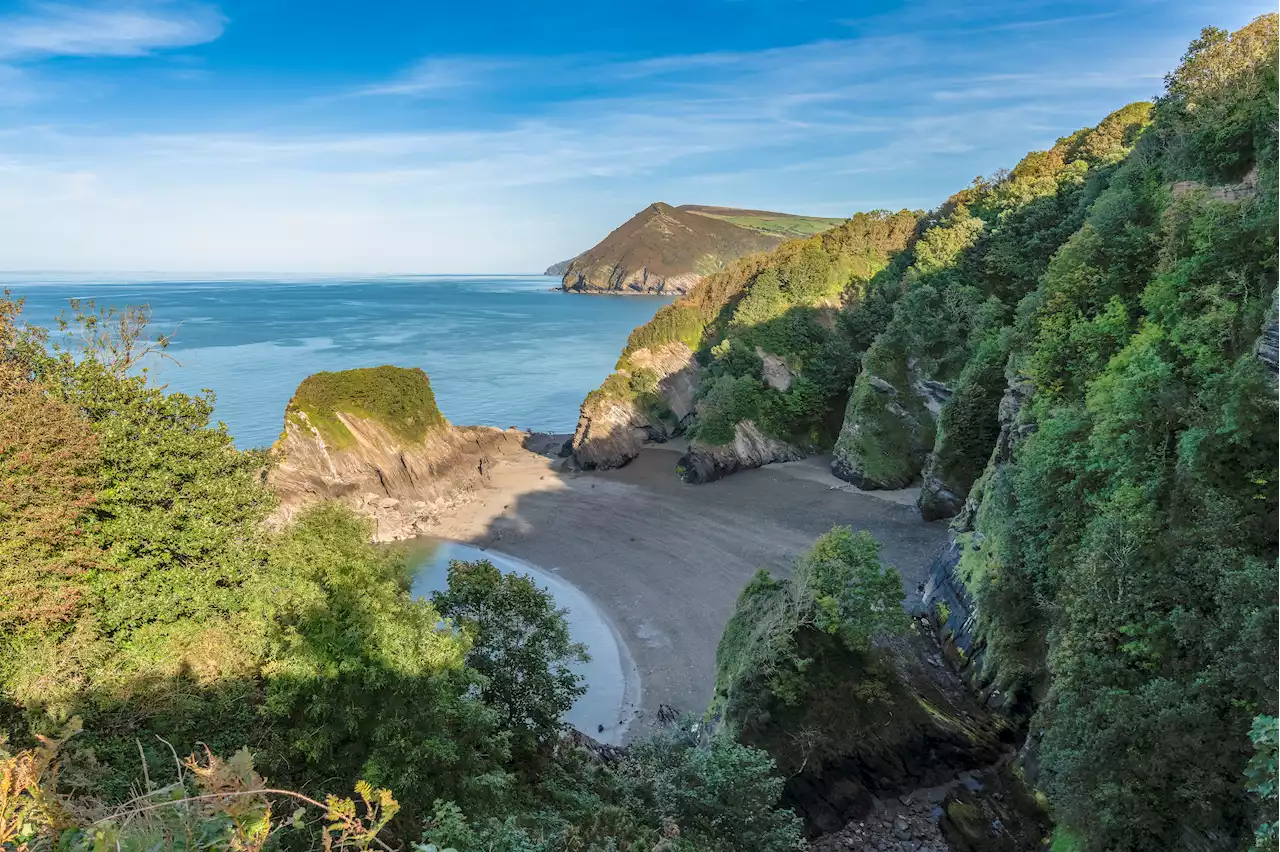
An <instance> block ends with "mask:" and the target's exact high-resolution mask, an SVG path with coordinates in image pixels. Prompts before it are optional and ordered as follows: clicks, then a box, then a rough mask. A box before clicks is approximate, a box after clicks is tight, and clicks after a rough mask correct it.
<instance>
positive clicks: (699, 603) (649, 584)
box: [432, 440, 946, 734]
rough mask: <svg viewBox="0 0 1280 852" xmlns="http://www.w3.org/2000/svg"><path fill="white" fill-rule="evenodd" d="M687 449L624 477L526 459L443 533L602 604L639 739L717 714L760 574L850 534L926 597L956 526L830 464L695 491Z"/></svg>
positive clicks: (510, 460)
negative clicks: (678, 468) (673, 717)
mask: <svg viewBox="0 0 1280 852" xmlns="http://www.w3.org/2000/svg"><path fill="white" fill-rule="evenodd" d="M553 445H554V442H552V441H550V440H547V441H545V442H543V445H542V448H543V449H544V450H547V451H548V452H550V451H551V448H552V446H553ZM678 449H679V448H678V447H675V446H672V445H666V446H658V447H653V448H649V449H646V450H645V451H644V452H642V453H641V454H640V456H639V458H637V459H636V460H635V461H633V462H632V463H631V464H630V465H628V466H626V467H624V468H622V469H620V470H614V471H603V472H594V471H593V472H586V473H575V472H569V471H564V470H562V469H561V468H562V467H563V462H562V460H561V459H556V458H551V457H548V456H547V455H543V454H539V453H537V452H531V451H518V452H515V453H513V454H510V455H507V456H504V457H502V458H500V459H498V460H497V461H496V463H495V464H494V465H493V467H492V469H491V471H490V474H491V484H490V486H489V487H488V488H486V489H484V490H483V491H480V492H478V493H477V494H476V495H475V496H474V499H472V500H471V501H470V502H468V503H465V504H463V505H461V506H458V507H456V508H455V509H453V510H452V511H450V512H449V513H446V514H445V515H443V516H441V518H440V522H439V524H438V526H437V527H436V528H435V529H434V530H433V531H432V532H433V534H434V535H436V536H439V537H440V538H445V539H452V540H454V541H461V542H467V543H470V544H473V545H476V546H478V547H482V548H492V549H494V550H496V551H499V552H501V553H506V554H510V555H512V556H515V557H517V558H519V559H523V560H525V561H527V562H530V563H532V564H534V565H536V566H538V567H540V568H542V569H544V570H546V571H551V572H554V573H556V574H559V575H560V576H562V577H563V578H564V579H565V580H567V581H568V582H570V583H572V584H573V585H574V586H576V587H577V588H578V589H580V590H581V591H583V592H585V593H586V594H587V595H588V596H590V597H591V599H592V600H593V601H594V602H595V603H596V605H597V606H598V607H599V608H600V609H601V611H602V612H603V613H604V615H605V616H606V617H607V618H608V619H609V620H610V621H611V623H612V625H613V627H614V628H615V629H616V631H617V633H618V635H619V636H620V637H621V638H622V640H623V642H624V643H625V645H626V649H627V650H628V651H629V652H630V654H631V657H632V659H633V660H634V663H635V666H636V670H637V671H638V672H639V677H640V681H641V683H640V693H641V699H640V704H639V708H638V710H636V711H635V712H636V714H637V718H636V719H635V720H634V722H633V723H632V724H631V726H630V730H631V732H632V733H633V734H635V733H637V732H643V731H644V730H645V729H646V728H648V727H649V726H651V725H652V724H653V723H654V722H655V720H656V717H657V713H658V709H659V707H661V706H663V705H666V706H669V707H671V708H673V709H675V710H676V711H678V712H689V713H694V714H701V713H702V712H703V711H704V710H705V709H706V706H707V703H708V702H709V700H710V698H711V694H712V690H713V687H714V684H715V651H716V644H717V643H718V642H719V640H720V634H721V632H722V631H723V630H724V626H725V623H726V622H727V621H728V619H729V616H730V615H731V614H732V612H733V605H734V602H735V601H736V599H737V596H738V593H739V591H741V589H742V587H743V586H744V585H745V584H746V583H747V581H748V580H749V579H750V578H751V575H752V574H754V573H755V571H756V570H757V569H758V568H768V569H770V570H771V571H773V572H775V573H778V574H784V575H785V574H786V573H787V572H788V571H789V566H790V563H791V560H792V559H793V558H794V557H795V556H796V555H797V554H798V553H800V552H801V551H802V550H804V549H805V548H807V547H809V546H810V545H812V544H813V541H814V539H816V538H817V537H818V536H819V535H821V534H822V533H824V532H826V531H827V530H829V529H830V528H831V527H832V526H835V525H837V524H846V525H849V526H851V527H853V528H854V529H855V530H864V529H865V530H868V531H869V532H871V534H872V535H874V536H875V537H876V538H877V539H879V541H880V542H881V544H882V545H883V551H882V557H883V559H884V561H885V562H887V563H889V564H891V565H894V566H896V567H897V568H898V570H899V571H900V572H901V573H902V579H903V587H904V592H905V593H907V594H909V595H912V596H914V594H915V592H916V588H917V586H918V585H919V584H920V583H923V582H924V577H925V574H926V572H927V567H928V563H929V560H930V558H931V557H932V556H933V553H934V552H935V551H936V550H937V549H938V548H939V547H940V546H941V545H942V544H943V542H944V541H945V538H946V523H945V522H934V523H928V524H926V523H924V522H922V521H921V520H920V516H919V514H918V513H917V511H916V509H915V505H914V503H915V493H914V492H912V491H910V490H907V491H903V492H890V493H887V494H880V495H875V494H872V493H867V492H860V491H858V490H857V489H855V488H853V487H852V486H850V485H849V484H848V483H845V482H842V481H841V480H838V479H836V478H835V477H833V476H831V474H830V472H829V471H828V467H827V466H828V459H825V458H822V457H815V458H811V459H806V460H804V461H799V462H790V463H787V464H776V465H768V466H766V467H763V468H760V469H758V470H751V471H746V472H743V473H738V474H734V475H733V476H730V477H728V478H726V479H723V480H720V481H719V482H712V483H709V484H706V485H686V484H684V483H682V482H680V480H679V479H678V478H677V477H676V474H675V470H674V467H675V462H676V459H677V458H678V457H679V456H678V453H677V450H678ZM624 721H625V720H618V719H601V720H600V722H599V724H603V725H605V726H606V727H613V726H614V725H615V724H617V723H621V722H624Z"/></svg>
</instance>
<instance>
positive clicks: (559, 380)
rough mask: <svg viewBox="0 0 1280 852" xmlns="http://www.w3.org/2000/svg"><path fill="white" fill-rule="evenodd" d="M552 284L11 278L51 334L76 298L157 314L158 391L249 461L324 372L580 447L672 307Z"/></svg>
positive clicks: (479, 421) (518, 278) (461, 420)
mask: <svg viewBox="0 0 1280 852" xmlns="http://www.w3.org/2000/svg"><path fill="white" fill-rule="evenodd" d="M556 283H557V281H556V279H555V278H552V277H549V276H545V275H398V276H377V277H337V276H330V277H287V276H277V277H235V276H220V277H217V276H203V277H202V276H186V277H183V276H174V275H168V276H162V275H155V274H134V275H80V274H53V273H24V274H19V273H5V274H2V275H0V287H3V288H7V289H8V290H9V291H11V293H12V294H13V295H14V296H18V297H22V298H23V299H24V300H25V305H24V310H23V317H24V320H25V321H26V322H28V323H34V324H38V325H44V326H49V327H52V324H53V321H54V319H55V318H56V317H57V315H58V314H59V313H60V312H61V311H63V310H65V309H67V307H68V300H69V299H73V298H79V299H93V300H95V301H96V303H97V305H98V306H100V307H102V306H108V305H114V306H124V305H147V306H149V307H150V309H151V324H152V327H153V328H154V330H155V331H156V332H159V333H165V334H169V333H172V334H173V342H172V344H171V345H170V347H169V349H168V353H167V354H169V355H170V356H172V357H173V359H175V360H176V362H177V363H173V362H170V361H168V360H160V361H156V362H153V363H152V364H151V365H150V367H149V369H150V376H151V378H152V379H154V380H155V381H156V382H159V383H162V384H165V385H167V386H168V388H169V389H171V390H175V391H183V392H188V393H192V392H199V391H201V390H202V389H205V388H208V389H211V390H212V391H213V392H214V394H215V395H216V402H215V408H214V415H215V417H216V418H218V419H220V420H222V421H223V422H225V423H226V424H227V427H228V429H229V430H230V432H231V434H232V436H233V437H234V439H235V442H236V446H238V447H240V448H241V449H247V448H250V447H265V446H269V445H270V444H271V443H272V442H273V441H274V440H275V439H276V438H277V437H278V436H279V435H280V432H281V429H282V427H283V422H284V409H285V405H286V403H288V401H289V398H290V397H291V396H292V395H293V392H294V389H296V388H297V386H298V383H299V382H301V381H302V380H303V379H304V378H306V377H307V376H309V375H310V374H312V373H315V372H319V371H321V370H346V369H351V368H353V367H372V366H378V365H381V364H393V365H396V366H399V367H421V368H422V369H423V370H425V371H426V372H427V374H428V375H429V376H430V377H431V386H432V388H433V389H434V391H435V396H436V402H437V404H438V405H439V407H440V410H441V411H442V412H443V413H444V415H445V417H447V418H448V419H449V420H450V422H452V423H455V424H458V425H487V426H498V427H508V426H517V427H520V428H522V429H529V430H533V431H540V432H553V433H555V432H572V431H573V429H574V426H575V425H576V423H577V417H578V406H579V405H580V404H581V403H582V399H583V397H585V396H586V394H587V393H588V392H589V391H590V390H591V389H592V388H594V387H596V386H597V385H599V384H600V382H601V381H603V380H604V378H605V377H606V376H607V375H608V374H609V372H610V371H611V370H612V369H613V366H614V363H615V362H616V361H617V359H618V355H619V353H620V352H621V351H622V347H623V345H624V344H625V342H626V339H627V335H628V334H630V332H631V330H632V329H634V328H635V327H636V326H639V325H642V324H644V323H645V322H647V321H648V320H649V318H650V317H652V316H653V314H654V312H655V311H657V309H658V308H659V307H661V306H662V305H664V304H666V303H667V302H669V301H671V299H670V298H669V297H659V296H587V295H580V294H571V293H563V292H560V291H558V290H554V289H553V285H555V284H556Z"/></svg>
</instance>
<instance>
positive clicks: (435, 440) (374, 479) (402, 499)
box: [268, 411, 524, 541]
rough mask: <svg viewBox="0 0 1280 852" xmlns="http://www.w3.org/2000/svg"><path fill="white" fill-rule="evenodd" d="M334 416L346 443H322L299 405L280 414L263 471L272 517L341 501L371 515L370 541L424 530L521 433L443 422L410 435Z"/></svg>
mask: <svg viewBox="0 0 1280 852" xmlns="http://www.w3.org/2000/svg"><path fill="white" fill-rule="evenodd" d="M336 416H337V417H338V418H339V419H340V420H341V422H342V424H343V425H344V426H345V427H346V428H347V429H348V430H349V431H350V432H351V435H352V436H353V437H354V439H355V440H354V443H353V444H352V445H351V446H344V447H336V446H330V445H328V444H326V442H325V440H324V438H323V437H322V436H321V434H320V431H319V430H318V429H316V428H315V427H314V426H313V425H312V424H311V423H310V421H309V420H308V419H307V416H306V414H304V413H303V412H300V411H295V412H291V413H290V416H289V417H287V418H286V421H285V431H284V435H282V436H281V438H280V440H279V441H277V442H276V444H275V446H274V447H273V448H272V453H273V454H274V455H275V456H276V458H277V459H278V464H277V465H276V466H275V467H274V468H273V469H272V470H271V472H270V474H269V476H268V482H269V484H270V486H271V487H272V489H273V490H274V491H275V492H276V494H277V496H278V497H279V498H280V506H279V508H278V509H277V510H276V512H275V513H274V514H273V516H272V522H273V523H275V524H277V525H281V524H285V523H288V521H289V520H290V519H291V518H292V517H293V516H294V515H295V514H296V513H297V512H299V511H301V510H302V509H305V508H306V507H307V506H310V505H312V504H315V503H318V502H320V501H322V500H341V501H342V502H344V503H346V504H348V505H349V506H351V507H352V508H353V509H355V511H356V512H357V513H359V514H361V515H364V516H366V517H368V518H371V519H372V520H373V522H374V536H373V537H374V540H375V541H395V540H398V539H405V538H411V537H413V536H415V535H420V534H423V533H427V532H429V531H430V529H431V524H432V519H433V517H434V515H435V514H436V513H438V512H439V511H441V510H443V509H444V508H446V507H449V506H452V505H455V504H456V503H459V502H462V501H465V500H466V499H467V495H468V493H469V492H470V491H472V490H474V489H476V488H479V487H481V486H483V485H484V484H485V483H486V482H487V481H488V477H489V467H490V465H491V464H492V463H493V459H494V457H496V456H500V455H503V454H506V453H514V452H518V451H520V446H521V442H522V440H523V439H524V433H522V432H518V431H516V430H514V429H512V430H507V431H503V430H501V429H492V428H489V427H487V426H463V427H455V426H447V425H446V426H445V427H444V428H442V429H437V430H434V431H432V432H430V433H429V434H428V435H427V436H426V437H425V438H424V439H423V440H422V441H420V442H409V441H405V440H403V439H401V438H398V437H397V436H395V435H393V434H392V433H391V432H390V431H389V430H387V429H386V428H385V427H384V426H382V425H381V424H380V423H378V422H376V421H374V420H372V419H367V418H363V417H357V416H355V415H352V414H347V413H344V412H338V413H337V414H336Z"/></svg>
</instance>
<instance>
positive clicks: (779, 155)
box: [0, 5, 1177, 272]
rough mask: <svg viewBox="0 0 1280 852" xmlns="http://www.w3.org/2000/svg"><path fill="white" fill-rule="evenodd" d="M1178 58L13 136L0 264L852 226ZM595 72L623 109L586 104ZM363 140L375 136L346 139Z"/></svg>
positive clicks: (414, 255)
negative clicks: (717, 227) (728, 213)
mask: <svg viewBox="0 0 1280 852" xmlns="http://www.w3.org/2000/svg"><path fill="white" fill-rule="evenodd" d="M44 8H46V9H47V7H44ZM95 8H98V7H95ZM113 8H117V9H118V8H121V7H113ZM129 8H138V7H136V6H135V7H129ZM146 8H148V9H151V10H153V11H155V10H167V11H169V12H173V11H174V10H177V9H179V8H184V9H191V8H195V7H178V6H175V5H163V6H159V5H156V6H149V7H146ZM201 8H203V7H201ZM0 23H2V22H0ZM217 26H218V27H219V28H220V27H221V23H220V19H219V22H218V24H217ZM134 32H135V36H136V35H137V32H138V31H134ZM7 37H8V36H7V34H3V33H0V50H3V49H4V48H3V47H2V45H4V44H5V43H6V42H5V39H6V38H7ZM193 37H194V36H193ZM157 38H158V37H156V38H152V40H151V41H150V42H146V40H145V39H140V38H135V39H134V40H133V42H132V43H133V44H134V47H133V48H131V49H133V50H144V49H159V48H158V47H155V46H153V47H150V48H143V47H141V46H140V45H142V44H144V43H149V44H153V45H155V44H157V43H158V42H157ZM47 43H50V44H52V43H53V42H52V41H49V42H47ZM60 43H61V44H63V45H64V47H62V48H60V49H63V50H69V49H70V48H68V47H66V45H70V44H75V43H78V42H77V41H76V40H75V39H63V40H62V41H61V42H60ZM113 43H116V44H119V45H123V43H124V41H123V40H122V39H116V40H115V41H114V42H113ZM1164 48H1165V45H1159V46H1157V45H1154V44H1153V43H1151V42H1147V43H1144V44H1142V45H1133V44H1129V43H1125V44H1118V45H1113V50H1112V52H1111V53H1110V54H1109V55H1102V54H1099V55H1097V56H1095V57H1094V58H1093V59H1092V60H1091V62H1092V64H1093V65H1094V66H1095V67H1097V68H1099V69H1102V70H1100V71H1099V72H1097V73H1090V74H1081V73H1080V72H1079V71H1078V70H1077V69H1076V68H1075V67H1074V65H1075V64H1076V60H1075V59H1074V58H1073V57H1072V55H1071V54H1070V53H1066V54H1063V55H1060V56H1059V57H1058V58H1057V59H1056V61H1049V60H1046V59H1045V57H1044V56H1042V55H1040V54H1038V53H1036V51H1035V48H1034V47H1031V46H1028V47H1025V48H1023V49H1022V55H1017V50H1018V48H1017V47H1016V46H1010V47H1009V49H1007V50H1004V51H1002V52H1000V53H998V54H992V53H990V52H983V51H981V50H980V49H979V48H978V47H973V48H972V50H970V51H969V52H967V53H966V52H965V51H964V50H961V49H956V48H954V46H951V47H949V48H948V50H947V52H946V54H945V57H944V56H942V55H941V54H940V52H939V49H938V46H937V45H936V44H933V43H932V42H931V41H930V36H928V34H921V33H911V34H909V35H895V36H891V37H886V38H862V39H856V40H830V41H820V42H813V43H808V44H802V45H795V46H791V47H779V48H770V49H767V50H759V51H722V52H711V53H703V54H697V55H685V56H668V57H660V58H657V59H645V60H638V61H634V60H625V59H623V60H619V59H617V58H610V57H606V56H600V55H584V54H574V55H572V56H566V57H550V58H538V59H527V58H519V57H508V58H497V59H493V58H468V57H432V58H428V59H425V60H423V61H422V62H420V63H419V64H417V65H415V66H413V67H411V68H410V69H408V70H407V71H405V72H404V73H401V74H398V75H394V76H392V77H389V78H388V79H385V80H381V81H373V82H366V83H365V84H364V85H363V86H360V85H358V84H352V85H348V86H346V87H344V88H342V89H340V90H339V91H338V92H337V93H336V94H335V95H334V96H333V97H331V98H330V99H329V101H330V103H326V104H324V105H323V110H322V109H319V108H318V106H319V105H318V104H316V103H315V101H314V100H312V101H306V102H304V103H302V104H298V103H281V104H270V103H268V104H266V105H262V104H257V105H255V106H256V107H257V114H260V115H268V116H269V115H271V110H272V109H273V108H276V107H279V108H280V111H281V113H282V114H285V115H288V116H289V117H290V118H291V119H297V118H298V117H299V116H303V117H304V118H308V119H315V122H314V123H310V124H308V123H306V122H304V121H295V122H292V126H293V127H294V128H298V127H304V126H305V127H306V128H307V129H305V130H300V129H290V130H281V129H278V128H277V127H274V126H271V125H266V126H264V127H263V129H261V130H258V131H253V132H234V133H228V132H209V131H204V130H200V129H194V130H186V131H183V132H171V133H163V134H159V133H155V132H141V131H135V130H131V129H130V128H129V127H128V126H123V127H112V126H111V125H100V126H96V127H92V128H87V127H84V126H79V127H75V126H73V127H70V128H68V127H66V126H62V127H59V126H57V125H49V126H41V127H36V126H28V127H23V126H22V125H21V124H16V123H13V122H10V123H9V125H8V126H7V127H6V128H3V129H0V231H3V232H4V233H5V234H6V239H5V240H4V241H3V245H0V268H5V267H8V268H15V267H19V268H33V267H56V268H69V267H71V268H99V269H112V268H114V269H123V268H140V267H147V268H170V269H176V268H182V269H189V270H190V269H223V270H226V269H234V268H239V269H249V268H255V269H275V270H292V271H325V270H329V271H339V270H364V271H438V272H443V271H465V270H471V271H475V270H477V269H484V270H489V271H521V270H526V271H527V270H531V269H538V268H542V267H545V266H546V264H547V263H550V262H552V261H554V260H558V259H561V258H563V257H568V256H570V255H572V254H574V253H576V252H577V251H580V250H581V249H582V248H584V247H585V246H586V245H589V244H590V243H591V242H593V241H594V240H596V239H599V237H600V236H603V234H604V232H606V231H607V230H608V228H609V227H612V226H613V225H615V224H617V222H619V221H622V220H623V219H624V218H625V217H626V216H627V215H630V214H631V213H632V212H634V210H635V209H639V208H640V207H641V206H643V205H644V204H646V203H649V202H651V201H654V200H659V199H661V200H666V201H670V202H672V203H681V202H702V203H712V204H727V205H740V206H745V207H757V208H765V209H792V210H796V211H797V212H812V213H834V214H836V215H847V214H849V213H852V212H854V211H855V210H857V209H865V208H867V207H881V206H884V207H898V206H907V205H909V206H928V205H930V204H933V203H937V202H939V201H941V200H942V198H944V197H945V196H946V195H947V194H948V193H949V192H951V191H954V190H955V189H958V188H959V187H961V186H963V185H964V184H966V183H967V182H968V181H969V180H970V179H971V178H972V176H973V175H974V174H976V173H979V172H989V171H991V170H994V169H995V168H997V167H999V166H1011V165H1013V164H1014V162H1016V159H1017V158H1018V157H1019V156H1020V155H1021V154H1022V153H1023V152H1025V151H1026V150H1028V149H1030V148H1034V147H1038V146H1047V145H1049V144H1052V142H1053V140H1054V139H1055V138H1056V137H1058V136H1061V135H1064V134H1066V133H1069V132H1071V131H1073V130H1075V129H1076V128H1077V127H1079V126H1081V125H1083V124H1086V123H1093V122H1096V121H1097V120H1098V119H1100V118H1101V117H1102V116H1103V115H1104V114H1105V113H1106V112H1107V111H1109V110H1110V109H1113V108H1115V107H1118V106H1120V105H1121V104H1122V103H1123V101H1124V100H1126V99H1128V98H1129V97H1131V96H1132V95H1133V94H1135V93H1136V94H1149V93H1150V92H1149V91H1148V89H1150V88H1153V86H1150V85H1148V81H1150V82H1154V81H1155V80H1157V79H1158V74H1157V73H1156V72H1158V71H1160V70H1163V68H1164V67H1165V66H1166V65H1167V64H1168V63H1169V61H1170V60H1176V56H1177V52H1175V51H1173V50H1172V49H1170V50H1169V51H1168V52H1166V53H1165V54H1163V55H1161V54H1160V51H1161V50H1163V49H1164ZM79 49H81V50H87V48H84V47H81V48H79ZM98 49H99V50H100V51H101V50H103V49H104V48H102V47H101V46H100V47H99V48H98ZM117 49H118V50H121V51H123V50H124V47H122V46H121V47H118V48H117ZM28 55H30V54H28ZM99 55H101V54H99ZM114 55H125V54H122V53H117V54H114ZM0 71H2V69H0ZM575 81H577V82H576V83H575ZM584 82H585V83H586V84H587V86H586V87H587V88H588V89H589V90H591V91H596V92H607V93H608V94H607V95H597V96H594V97H590V98H583V97H582V91H583V88H584V87H583V85H581V84H582V83H584ZM565 83H575V84H574V85H571V86H565V87H564V88H561V86H562V84H565ZM485 87H493V88H495V89H496V88H498V87H503V88H504V89H505V88H509V89H510V91H502V92H501V94H502V95H503V96H502V97H500V98H495V99H493V102H500V103H502V104H504V107H503V109H502V111H500V112H494V111H491V110H489V111H487V110H486V108H485V107H484V106H483V104H484V103H486V102H487V99H486V98H483V97H476V98H472V97H466V98H465V99H464V98H458V99H456V100H450V98H451V97H452V96H453V95H466V96H470V95H472V94H476V93H482V92H483V90H484V89H485ZM1135 90H1136V91H1135ZM356 95H361V96H391V97H384V98H383V99H382V100H380V101H376V102H364V103H361V104H359V105H358V106H359V113H360V115H361V120H360V122H359V123H358V124H357V123H355V122H352V121H350V120H349V118H350V117H349V116H348V115H345V114H344V111H343V110H340V109H337V108H336V106H335V104H334V103H333V101H336V100H345V99H348V98H352V97H353V96H356ZM525 95H530V96H529V97H526V96H525ZM393 96H400V98H396V97H393ZM411 98H432V99H436V100H433V101H432V102H430V103H420V102H417V101H414V102H412V103H406V102H403V99H411ZM511 104H518V105H519V107H518V111H516V109H513V108H512V107H511V106H510V105H511ZM341 106H354V104H343V105H341ZM446 109H447V112H446V111H445V110H446ZM307 110H311V112H310V113H309V114H308V113H307ZM437 110H440V113H439V114H440V115H443V116H446V117H447V118H448V125H449V127H451V128H461V129H450V130H431V129H427V130H421V129H420V130H398V131H395V132H389V131H384V130H381V129H380V125H379V124H378V123H377V122H378V121H379V120H380V119H381V118H384V117H385V116H387V115H389V116H391V117H392V120H393V124H394V126H397V127H403V126H406V125H405V122H406V120H413V121H417V122H418V123H417V124H416V125H410V126H418V127H422V126H430V125H429V124H428V122H429V121H430V120H431V118H432V116H433V115H434V114H435V111H437ZM322 113H323V115H322ZM370 116H372V117H370ZM211 118H212V119H213V121H214V123H213V124H211V125H210V126H216V124H218V123H220V122H219V121H218V120H219V119H220V118H222V116H219V115H214V116H211ZM329 119H332V121H329ZM382 126H386V125H382ZM346 127H359V128H363V129H360V130H354V131H346V130H337V129H334V130H327V129H325V128H346ZM805 199H808V200H807V201H806V200H805Z"/></svg>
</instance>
